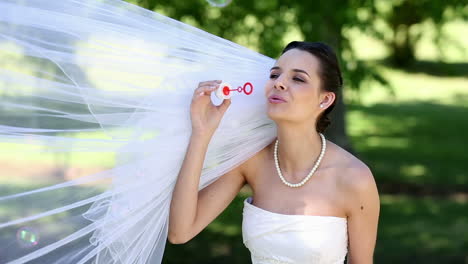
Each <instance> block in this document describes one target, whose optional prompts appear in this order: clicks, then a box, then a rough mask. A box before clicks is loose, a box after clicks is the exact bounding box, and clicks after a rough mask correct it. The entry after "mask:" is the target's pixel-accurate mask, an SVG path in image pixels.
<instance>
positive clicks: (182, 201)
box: [168, 41, 379, 263]
mask: <svg viewBox="0 0 468 264" xmlns="http://www.w3.org/2000/svg"><path fill="white" fill-rule="evenodd" d="M219 84H220V81H207V82H201V83H200V84H199V86H198V88H197V89H196V90H195V92H194V95H193V100H192V103H191V122H192V135H191V138H190V143H189V146H188V149H187V152H186V155H185V159H184V162H183V165H182V167H181V170H180V173H179V176H178V179H177V183H176V186H175V189H174V192H173V196H172V202H171V209H170V217H169V237H168V238H169V241H170V242H172V243H176V244H179V243H185V242H187V241H188V240H190V239H191V238H193V237H194V236H195V235H197V234H198V233H199V232H200V231H201V230H202V229H203V228H205V227H206V226H207V225H208V224H209V223H210V222H211V221H213V219H215V218H216V216H218V215H219V214H220V213H221V211H223V210H224V209H225V208H226V207H227V206H228V204H229V203H230V202H231V201H232V200H233V199H234V197H235V196H236V195H237V193H238V192H239V191H240V189H241V188H242V187H243V186H244V185H245V184H248V185H249V186H250V187H251V188H252V190H253V197H250V198H248V199H246V201H245V202H244V213H243V214H244V218H243V239H244V243H245V245H246V246H247V247H248V248H249V250H250V251H251V253H252V262H253V263H343V261H344V259H345V256H346V253H348V261H349V263H372V257H373V251H374V246H375V240H376V232H377V225H378V215H379V197H378V192H377V188H376V184H375V181H374V178H373V176H372V173H371V171H370V170H369V168H368V167H367V166H366V165H365V164H364V163H363V162H361V161H360V160H359V159H357V158H356V157H354V156H353V155H351V154H350V153H348V152H347V151H345V150H344V149H342V148H340V147H339V146H337V145H335V144H333V143H332V142H329V141H325V140H323V139H324V138H323V136H322V134H321V133H323V132H324V130H325V129H326V127H327V126H328V124H329V121H328V117H327V115H328V114H329V113H330V112H331V111H332V109H333V107H334V105H335V102H336V96H337V94H339V89H341V86H342V78H341V72H340V69H339V66H338V61H337V59H336V55H335V54H334V52H333V51H332V50H331V48H330V47H328V46H327V45H325V44H323V43H317V42H315V43H314V42H312V43H310V42H296V41H295V42H291V43H289V44H288V45H287V46H286V47H285V49H284V50H283V53H282V55H281V56H280V58H279V59H278V60H277V61H276V63H275V66H274V67H272V68H271V72H270V80H269V81H268V82H267V83H266V85H265V97H266V100H268V104H267V114H268V117H269V118H271V119H272V120H273V121H274V122H275V123H276V125H277V140H274V141H273V142H271V144H269V145H268V146H267V147H265V148H263V149H262V150H261V151H259V152H258V153H257V154H255V155H254V156H253V157H251V158H250V159H248V160H247V161H245V162H244V163H242V164H241V165H239V166H238V167H236V168H235V169H233V170H231V171H230V172H228V173H226V174H224V175H223V176H221V177H220V178H219V179H218V180H216V181H215V182H214V183H212V184H211V185H209V186H208V187H205V188H204V189H203V190H201V191H198V188H197V187H198V185H199V177H200V172H201V169H202V166H203V162H204V158H205V153H206V151H207V148H208V144H209V142H210V139H211V137H212V135H213V134H214V133H215V130H216V129H217V127H218V125H219V123H220V121H221V119H222V117H223V115H224V113H225V112H226V111H227V109H228V108H229V105H230V104H231V102H230V100H228V99H227V100H225V101H224V102H223V103H222V104H221V105H220V106H214V105H213V104H212V103H211V100H210V94H211V93H212V92H213V91H214V90H215V89H217V87H218V86H219ZM348 243H349V247H348Z"/></svg>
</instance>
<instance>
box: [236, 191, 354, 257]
mask: <svg viewBox="0 0 468 264" xmlns="http://www.w3.org/2000/svg"><path fill="white" fill-rule="evenodd" d="M242 236H243V241H244V244H245V246H246V247H247V248H248V249H249V250H250V253H251V256H252V263H253V264H272V263H282V264H283V263H284V264H292V263H294V264H309V263H310V264H338V263H340V264H342V263H343V262H344V260H345V256H346V253H347V245H348V233H347V220H346V218H341V217H335V216H315V215H287V214H279V213H273V212H270V211H267V210H264V209H261V208H259V207H257V206H255V205H253V204H252V197H249V198H247V199H245V201H244V209H243V220H242Z"/></svg>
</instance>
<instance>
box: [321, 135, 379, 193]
mask: <svg viewBox="0 0 468 264" xmlns="http://www.w3.org/2000/svg"><path fill="white" fill-rule="evenodd" d="M329 145H331V146H330V148H331V151H332V153H333V154H334V161H335V164H337V168H338V171H339V173H338V174H337V180H338V182H339V184H340V186H341V187H342V188H344V190H345V191H346V192H352V193H353V194H357V193H361V194H363V192H364V193H365V192H369V191H375V190H376V189H377V187H376V183H375V179H374V175H373V174H372V171H371V169H370V168H369V166H367V164H365V163H364V162H363V161H361V160H360V159H358V158H357V157H356V156H354V155H353V154H351V153H349V152H348V151H346V150H345V149H343V148H341V147H340V146H338V145H336V144H334V143H331V144H329Z"/></svg>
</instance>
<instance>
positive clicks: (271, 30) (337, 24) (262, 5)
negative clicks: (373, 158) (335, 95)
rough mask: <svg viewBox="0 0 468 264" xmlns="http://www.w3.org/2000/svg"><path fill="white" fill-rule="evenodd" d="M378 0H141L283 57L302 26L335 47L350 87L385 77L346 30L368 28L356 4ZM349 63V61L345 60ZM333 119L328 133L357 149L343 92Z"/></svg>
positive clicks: (367, 5) (310, 37) (369, 5)
mask: <svg viewBox="0 0 468 264" xmlns="http://www.w3.org/2000/svg"><path fill="white" fill-rule="evenodd" d="M373 2H374V0H348V1H343V0H330V1H327V2H323V1H305V0H304V1H291V0H288V1H279V0H269V1H251V0H234V2H233V3H232V4H231V5H229V6H227V7H225V8H222V9H220V8H214V7H210V6H209V5H208V4H207V3H206V2H205V1H201V0H187V1H169V0H158V1H156V0H138V4H140V5H141V6H143V7H145V8H147V9H150V10H156V11H159V12H162V13H163V14H165V15H168V16H169V17H172V18H174V19H177V20H180V21H183V22H188V23H190V24H192V25H194V26H197V27H200V28H202V29H204V30H206V31H208V32H210V33H212V34H215V35H217V36H220V37H222V38H225V39H229V40H231V41H234V42H237V43H240V44H242V45H246V46H248V47H250V48H253V49H255V50H258V51H259V52H261V53H263V54H265V55H267V56H270V57H273V58H275V57H278V55H279V54H280V52H281V50H282V48H283V47H284V46H285V44H286V43H285V41H286V40H285V36H286V35H287V34H288V33H290V32H291V30H294V29H297V31H298V35H299V37H302V38H303V40H307V41H324V42H326V43H327V44H329V45H331V46H332V47H334V49H335V50H336V51H337V55H338V57H339V58H340V61H341V62H342V63H341V64H342V68H343V73H344V79H345V87H346V89H350V88H352V89H358V88H359V87H360V85H361V84H362V83H363V82H364V81H365V80H368V79H373V80H377V81H380V82H384V79H383V78H381V76H380V75H379V74H378V73H377V71H376V70H375V69H374V68H373V67H370V66H368V65H367V64H366V63H365V62H363V61H359V60H358V59H357V58H356V57H355V56H354V52H353V49H352V48H351V45H350V41H349V39H348V37H347V36H346V35H344V34H343V31H344V30H345V29H346V28H350V27H364V26H367V25H368V23H369V21H368V20H369V19H370V18H368V19H367V20H365V19H364V20H363V19H359V17H358V15H357V12H355V10H356V9H358V8H360V9H373ZM343 62H344V63H343ZM332 113H333V114H332V116H331V118H332V120H333V124H332V126H331V127H330V129H329V130H328V131H327V135H328V137H329V138H330V139H331V140H333V141H334V142H336V143H337V144H338V145H340V146H342V147H344V148H346V149H348V150H351V149H352V148H351V144H350V141H349V139H348V137H347V134H346V130H345V127H346V126H345V105H344V100H343V94H341V95H340V96H339V100H338V102H337V105H336V107H335V109H334V111H333V112H332Z"/></svg>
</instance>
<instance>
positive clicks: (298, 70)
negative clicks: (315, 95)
mask: <svg viewBox="0 0 468 264" xmlns="http://www.w3.org/2000/svg"><path fill="white" fill-rule="evenodd" d="M272 70H281V68H280V67H278V66H275V67H273V68H271V69H270V71H272ZM292 71H294V72H302V73H305V74H307V76H309V78H310V75H309V74H308V73H307V72H306V71H304V70H301V69H292Z"/></svg>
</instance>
